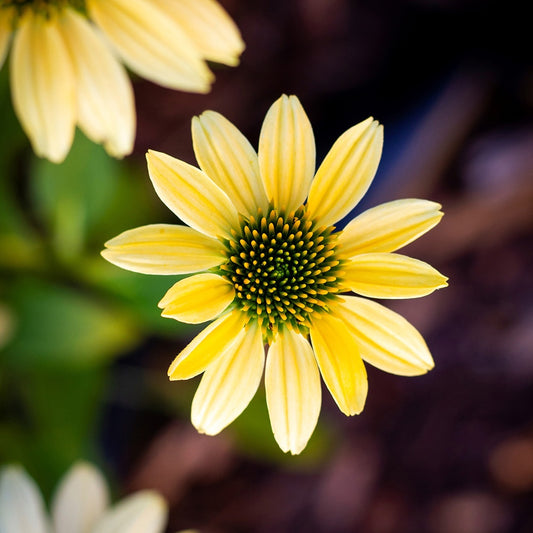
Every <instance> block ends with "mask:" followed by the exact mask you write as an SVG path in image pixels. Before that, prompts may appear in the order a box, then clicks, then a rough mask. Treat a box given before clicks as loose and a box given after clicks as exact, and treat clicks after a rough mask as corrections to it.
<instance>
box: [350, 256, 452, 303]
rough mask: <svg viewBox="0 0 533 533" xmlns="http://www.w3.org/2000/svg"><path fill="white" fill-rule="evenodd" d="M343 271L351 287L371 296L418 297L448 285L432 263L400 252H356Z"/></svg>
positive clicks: (355, 290) (359, 292) (357, 291)
mask: <svg viewBox="0 0 533 533" xmlns="http://www.w3.org/2000/svg"><path fill="white" fill-rule="evenodd" d="M343 272H344V275H343V281H344V284H345V285H346V286H347V287H349V288H350V289H351V290H352V291H353V292H356V293H358V294H362V295H363V296H369V297H370V298H418V297H420V296H425V295H426V294H430V293H432V292H433V291H434V290H436V289H440V288H441V287H446V286H447V285H448V284H447V283H446V280H447V279H448V278H447V277H445V276H443V275H442V274H441V273H440V272H438V271H437V270H435V269H434V268H433V267H432V266H430V265H428V264H427V263H424V262H423V261H419V260H418V259H413V258H412V257H407V256H405V255H400V254H387V253H377V254H361V255H356V256H355V257H353V258H352V259H350V260H349V261H348V263H346V265H344V266H343Z"/></svg>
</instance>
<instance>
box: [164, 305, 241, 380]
mask: <svg viewBox="0 0 533 533" xmlns="http://www.w3.org/2000/svg"><path fill="white" fill-rule="evenodd" d="M246 320H247V318H246V316H245V315H244V314H243V313H241V312H240V311H238V310H233V311H230V312H229V313H226V314H225V315H223V316H221V317H220V318H218V319H217V320H215V321H214V322H213V323H212V324H209V326H207V327H206V328H205V329H204V330H203V331H202V332H201V333H199V334H198V335H197V336H196V337H195V338H194V339H193V340H192V341H191V342H190V343H189V344H188V345H187V346H186V347H185V348H184V349H183V350H182V351H181V353H180V354H179V355H178V356H177V357H176V358H175V359H174V361H173V362H172V364H171V365H170V368H169V369H168V377H169V378H170V379H171V380H177V379H189V378H192V377H194V376H196V375H198V374H201V373H202V372H203V371H204V370H205V369H206V368H207V367H208V366H209V365H211V364H212V363H214V362H215V361H216V360H217V359H218V358H219V357H220V356H221V355H222V354H223V353H224V352H225V351H226V350H227V349H229V348H230V347H231V346H232V345H233V344H235V343H239V342H241V340H242V338H243V336H244V335H245V334H246V330H245V328H244V325H245V323H246Z"/></svg>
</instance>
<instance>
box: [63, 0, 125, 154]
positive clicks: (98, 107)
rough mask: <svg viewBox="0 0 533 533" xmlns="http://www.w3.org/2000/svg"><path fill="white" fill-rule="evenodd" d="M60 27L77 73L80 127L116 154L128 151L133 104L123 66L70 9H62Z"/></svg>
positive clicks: (89, 25) (97, 36)
mask: <svg viewBox="0 0 533 533" xmlns="http://www.w3.org/2000/svg"><path fill="white" fill-rule="evenodd" d="M60 30H61V33H62V35H63V39H64V40H65V45H66V48H67V50H68V51H69V52H70V59H71V61H72V65H73V67H74V72H75V76H76V93H77V97H78V122H79V125H80V127H81V129H82V130H83V131H84V132H85V133H86V134H87V136H88V137H89V138H90V139H92V140H93V141H95V142H97V143H103V144H104V147H105V149H106V150H107V151H108V152H109V153H110V154H111V155H113V156H115V157H123V156H124V155H126V154H129V153H131V151H132V149H133V140H134V136H135V105H134V102H133V90H132V87H131V83H130V80H129V78H128V75H127V74H126V71H125V69H124V67H123V66H122V65H121V64H120V63H119V62H118V61H117V59H115V56H114V55H113V54H112V53H111V51H110V50H109V48H108V47H107V46H106V44H105V43H104V41H103V40H102V38H101V36H99V35H98V34H97V33H96V31H95V29H94V28H93V26H91V24H89V23H88V22H87V20H86V19H85V18H83V17H82V16H81V15H79V14H78V13H77V12H76V11H74V10H73V9H70V8H66V9H65V10H64V11H63V16H62V17H61V20H60Z"/></svg>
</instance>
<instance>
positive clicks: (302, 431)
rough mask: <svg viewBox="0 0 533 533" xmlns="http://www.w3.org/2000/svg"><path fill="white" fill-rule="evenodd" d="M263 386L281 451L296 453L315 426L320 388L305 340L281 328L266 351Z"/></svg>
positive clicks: (318, 409) (320, 396) (314, 362)
mask: <svg viewBox="0 0 533 533" xmlns="http://www.w3.org/2000/svg"><path fill="white" fill-rule="evenodd" d="M265 387H266V398H267V405H268V414H269V417H270V424H271V425H272V431H273V433H274V437H275V439H276V442H277V443H278V444H279V447H280V448H281V449H282V450H283V451H284V452H291V453H292V454H298V453H300V452H301V451H302V450H303V449H304V448H305V446H306V445H307V442H308V441H309V439H310V438H311V435H312V433H313V431H314V429H315V427H316V423H317V421H318V415H319V414H320V406H321V403H322V391H321V388H320V375H319V373H318V367H317V364H316V360H315V357H314V355H313V350H312V348H311V346H310V344H309V342H308V341H307V340H306V339H305V338H304V337H303V336H302V335H300V334H299V333H296V332H294V331H293V330H291V329H285V330H283V331H282V332H280V334H279V335H278V336H277V338H276V339H275V340H274V342H273V343H272V344H271V345H270V348H269V350H268V357H267V363H266V369H265Z"/></svg>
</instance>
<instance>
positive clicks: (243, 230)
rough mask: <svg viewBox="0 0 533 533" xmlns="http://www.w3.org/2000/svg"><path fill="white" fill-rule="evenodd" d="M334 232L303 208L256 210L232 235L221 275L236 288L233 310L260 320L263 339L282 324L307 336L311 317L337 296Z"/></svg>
mask: <svg viewBox="0 0 533 533" xmlns="http://www.w3.org/2000/svg"><path fill="white" fill-rule="evenodd" d="M333 230H334V227H333V226H328V227H317V226H316V224H315V223H314V222H313V221H312V220H310V219H309V218H307V217H306V213H305V207H303V206H302V207H300V208H299V209H298V210H297V211H295V212H292V213H289V214H288V215H284V213H282V212H280V211H278V210H276V209H272V208H271V209H269V212H268V213H267V214H265V215H263V214H262V213H261V212H259V213H258V216H257V217H253V216H251V217H250V218H248V219H244V218H243V219H242V221H241V227H240V229H239V230H237V231H233V239H231V240H229V241H228V262H227V263H226V264H224V265H222V266H221V270H222V274H223V275H224V276H225V277H226V278H227V279H228V280H229V281H231V282H232V283H233V286H234V287H235V302H236V304H237V306H239V307H240V308H241V309H242V310H243V311H244V312H246V313H247V314H248V315H249V316H250V319H255V320H258V321H259V322H260V324H261V325H262V327H263V333H264V335H265V336H266V337H267V339H270V338H271V337H272V335H273V334H274V333H276V332H277V330H278V329H279V328H280V327H281V326H283V325H285V326H289V327H292V328H294V329H296V330H298V331H301V332H307V329H308V328H309V327H310V323H311V320H312V317H313V315H315V314H316V313H320V312H324V311H327V310H328V303H329V302H330V301H331V300H332V299H333V298H334V297H335V294H336V293H337V292H339V279H338V275H339V266H340V261H339V260H338V259H336V257H335V245H336V234H335V233H333Z"/></svg>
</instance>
